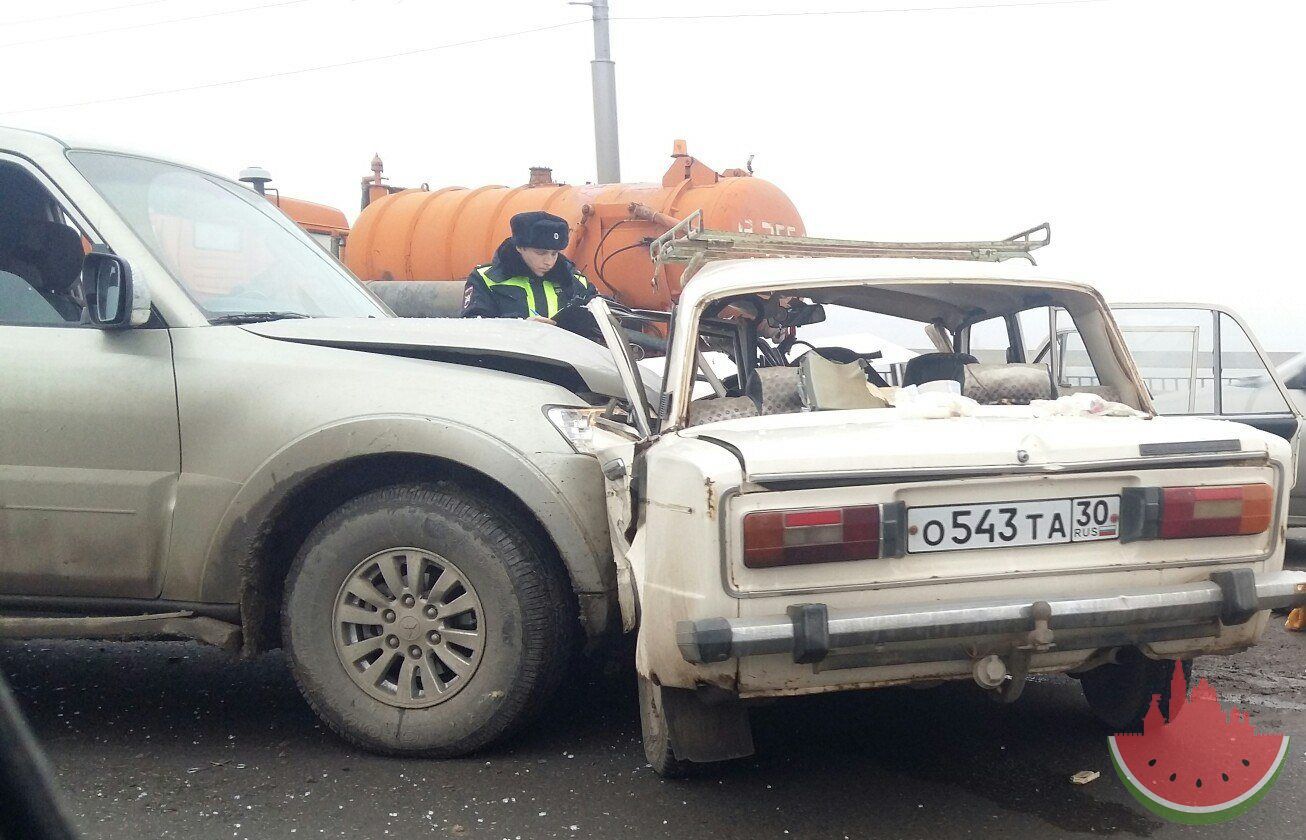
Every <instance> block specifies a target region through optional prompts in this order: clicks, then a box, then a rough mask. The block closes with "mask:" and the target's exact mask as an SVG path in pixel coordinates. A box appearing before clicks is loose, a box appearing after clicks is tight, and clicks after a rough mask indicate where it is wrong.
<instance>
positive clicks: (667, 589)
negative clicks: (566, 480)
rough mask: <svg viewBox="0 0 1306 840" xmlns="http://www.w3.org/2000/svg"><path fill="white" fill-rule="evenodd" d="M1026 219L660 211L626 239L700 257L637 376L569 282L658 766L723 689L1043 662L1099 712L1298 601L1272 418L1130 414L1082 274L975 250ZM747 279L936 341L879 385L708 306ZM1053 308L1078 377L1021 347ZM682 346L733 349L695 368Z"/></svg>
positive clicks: (812, 688)
mask: <svg viewBox="0 0 1306 840" xmlns="http://www.w3.org/2000/svg"><path fill="white" fill-rule="evenodd" d="M1036 244H1037V243H1034V244H1031V243H1030V242H1029V241H1028V237H1027V238H1026V239H1025V240H1020V241H1018V242H1016V243H1012V242H1005V243H1004V242H993V243H927V244H925V245H921V244H919V243H918V244H915V245H911V246H906V245H904V246H895V245H893V244H891V243H837V242H829V241H820V240H791V241H789V242H787V243H783V244H777V243H775V242H774V241H771V240H768V239H766V238H759V237H748V236H739V235H718V234H715V233H714V232H711V231H698V230H695V229H694V228H693V227H692V226H686V227H685V229H684V230H676V231H673V232H672V233H670V234H669V235H668V236H667V237H664V238H663V239H662V240H659V242H657V243H655V245H654V249H655V255H657V256H659V258H660V259H662V260H674V259H685V260H690V261H694V262H696V263H697V264H698V265H699V266H701V267H700V268H699V269H698V270H697V273H695V274H694V275H693V276H692V279H691V280H689V282H687V283H686V284H685V287H684V291H683V293H682V296H681V297H680V300H679V303H678V306H677V308H676V309H675V311H674V312H673V313H672V315H671V316H670V320H671V324H670V340H669V351H668V354H667V359H666V377H665V381H664V383H663V386H662V390H661V392H660V394H659V395H658V397H657V398H656V399H654V400H648V399H646V398H645V393H644V391H645V389H644V388H643V387H640V385H639V380H638V379H637V378H636V376H637V374H636V370H637V368H636V366H635V364H634V361H633V359H632V357H631V354H630V353H629V352H628V348H627V345H626V343H625V342H624V341H623V339H622V335H621V332H620V329H621V326H622V323H621V321H622V319H621V318H619V317H618V316H616V315H614V314H613V313H612V311H611V309H610V308H609V307H608V305H607V304H606V303H605V302H604V301H602V300H596V301H593V302H591V303H590V304H589V306H590V309H591V311H593V312H594V313H595V315H596V317H597V318H598V320H599V322H600V325H601V326H602V327H603V328H604V329H605V337H606V338H607V340H608V342H609V343H610V345H611V346H613V347H616V348H617V349H616V351H615V352H614V358H615V360H616V362H617V364H618V366H619V367H620V368H622V369H623V370H624V372H625V380H626V382H627V383H628V385H629V386H630V390H629V392H628V394H627V399H626V400H625V401H624V402H623V403H621V404H620V405H616V406H614V407H610V408H609V409H606V410H604V409H593V410H590V411H588V412H580V411H573V412H567V413H566V417H565V418H564V417H556V418H555V422H558V423H559V425H560V426H562V425H563V424H564V422H565V423H566V424H568V425H567V428H568V429H569V431H568V435H569V437H570V438H571V439H572V440H573V441H574V442H575V443H576V445H577V447H578V449H582V450H584V451H589V452H592V453H594V454H595V455H596V457H597V458H598V459H599V461H600V464H601V466H602V470H603V474H604V477H605V481H606V485H607V491H608V492H607V497H608V503H609V520H610V532H611V536H612V541H613V546H614V554H615V557H616V563H617V567H618V583H619V588H620V591H621V593H622V600H621V607H622V610H623V620H624V623H625V626H626V627H627V628H628V629H636V628H637V629H638V642H637V645H636V651H637V653H636V667H637V670H638V675H639V688H640V709H641V717H642V725H643V737H644V746H645V750H646V753H647V755H648V759H649V761H650V762H651V763H652V764H653V766H654V767H655V768H656V769H657V770H658V771H659V772H660V773H663V774H667V775H675V774H679V773H682V772H685V771H686V770H687V769H688V768H689V767H690V766H691V765H692V764H693V763H695V762H710V761H717V760H722V759H728V758H732V757H739V756H743V755H747V754H749V753H750V752H751V751H752V749H753V747H752V738H751V730H750V727H749V724H748V707H749V705H750V703H749V701H753V700H759V699H762V698H780V697H787V696H792V695H799V694H806V693H814V692H827V691H836V690H849V689H865V688H874V687H879V686H890V685H904V684H931V683H937V682H938V681H940V680H974V681H976V682H977V683H978V684H979V685H980V686H982V687H983V688H985V689H987V690H990V691H992V692H994V693H995V694H997V695H998V696H1000V697H1001V698H1002V699H1004V700H1007V701H1010V700H1014V699H1015V698H1016V697H1017V696H1019V694H1020V692H1021V689H1022V687H1023V685H1024V684H1025V681H1026V678H1027V676H1028V675H1030V674H1037V673H1068V674H1071V675H1073V676H1075V677H1077V678H1078V679H1079V680H1080V681H1081V683H1082V687H1083V690H1084V693H1085V695H1086V697H1087V699H1088V702H1089V705H1090V706H1091V708H1092V709H1093V711H1094V712H1095V713H1096V714H1097V716H1098V717H1099V718H1101V719H1102V721H1103V722H1104V723H1105V724H1106V725H1108V726H1110V727H1113V728H1115V729H1116V730H1119V729H1120V728H1124V727H1129V726H1132V725H1135V724H1137V722H1138V721H1140V720H1141V717H1142V715H1143V714H1144V713H1145V711H1146V709H1147V705H1148V701H1149V698H1150V696H1151V694H1152V693H1154V692H1157V693H1162V692H1163V691H1164V690H1165V689H1164V687H1165V685H1166V684H1167V682H1168V680H1169V679H1170V677H1171V674H1172V671H1173V663H1174V661H1175V660H1182V661H1184V662H1188V661H1190V660H1191V659H1192V658H1193V657H1195V656H1198V655H1203V654H1227V653H1232V652H1235V651H1239V650H1243V649H1245V648H1247V647H1248V646H1250V645H1252V644H1254V643H1255V642H1256V641H1257V638H1258V637H1259V635H1260V634H1261V632H1262V630H1263V628H1264V627H1265V624H1266V620H1267V617H1268V611H1269V610H1270V609H1272V608H1279V607H1286V606H1289V605H1291V604H1295V603H1301V602H1303V601H1306V573H1301V572H1288V571H1284V570H1283V568H1282V566H1283V555H1284V545H1285V516H1286V509H1287V501H1288V490H1289V487H1290V483H1291V480H1292V476H1293V464H1292V452H1291V450H1290V447H1289V445H1288V444H1287V443H1286V442H1285V441H1284V440H1283V438H1281V437H1278V436H1275V435H1271V434H1267V433H1264V432H1262V431H1259V430H1257V429H1254V428H1251V427H1249V426H1245V425H1239V424H1235V423H1229V422H1221V421H1212V420H1206V419H1189V418H1183V419H1180V418H1163V417H1157V416H1155V413H1154V411H1153V406H1152V404H1151V401H1150V398H1149V396H1148V393H1147V390H1146V388H1145V387H1144V385H1143V383H1142V381H1141V380H1140V377H1139V374H1138V371H1137V370H1136V368H1135V366H1134V364H1133V362H1132V360H1131V358H1130V355H1129V352H1128V350H1127V348H1126V345H1125V343H1124V341H1123V340H1122V336H1121V333H1120V330H1119V329H1118V328H1117V326H1116V324H1115V322H1114V320H1113V319H1112V316H1111V313H1110V310H1109V309H1108V308H1107V307H1106V306H1105V304H1104V303H1103V301H1102V299H1101V297H1100V296H1099V295H1098V294H1097V292H1095V291H1094V290H1093V289H1092V288H1091V287H1088V286H1084V285H1081V284H1077V283H1069V282H1061V281H1056V280H1050V279H1046V278H1044V277H1042V276H1041V275H1040V274H1039V273H1038V270H1037V269H1036V268H1034V267H1032V266H1023V265H1018V264H1017V263H1014V262H1012V263H1002V264H1000V265H999V264H995V263H996V262H998V261H1000V260H1002V259H1004V258H1006V257H1017V256H1028V253H1029V251H1030V250H1032V249H1033V247H1035V245H1036ZM659 249H660V251H661V253H660V254H658V251H659ZM831 254H844V255H848V256H828V255H831ZM808 256H811V257H813V258H805V257H808ZM735 257H751V258H752V259H743V258H735ZM900 257H910V258H900ZM920 257H926V258H927V259H920ZM929 257H941V258H942V259H928V258H929ZM771 301H780V302H781V305H780V310H782V314H781V315H780V316H779V317H780V323H779V326H781V327H784V326H786V322H785V320H784V319H785V318H787V317H789V316H788V315H785V314H783V312H791V313H798V314H796V315H795V316H794V321H795V323H792V324H789V326H794V327H796V332H797V336H798V337H799V338H801V337H802V335H803V332H804V327H807V326H810V325H811V324H813V323H815V322H818V321H819V319H820V317H821V316H822V314H826V313H825V310H831V311H833V310H834V309H835V308H837V307H844V308H852V309H856V310H859V311H861V312H863V313H867V314H880V315H885V316H890V317H893V318H897V319H905V320H908V321H914V322H916V324H917V325H918V327H919V328H920V329H921V333H920V338H921V340H922V342H924V341H926V339H927V337H928V338H929V340H932V341H933V342H934V343H935V346H936V347H938V348H939V350H938V352H935V353H929V354H923V355H921V356H920V357H918V358H916V359H914V360H912V361H911V362H908V364H907V365H906V369H905V371H903V378H902V379H901V381H900V386H899V387H895V386H893V385H888V386H881V385H878V384H875V382H878V381H883V373H884V372H883V371H880V372H876V371H875V370H874V366H875V361H876V360H875V359H874V358H857V357H856V354H849V353H848V352H839V351H838V350H836V351H833V352H832V351H830V350H829V349H828V348H818V349H817V350H812V349H809V350H807V352H805V353H803V354H802V355H801V356H799V355H797V354H796V353H793V350H795V349H799V348H800V347H801V345H799V344H792V343H791V351H790V352H791V353H793V355H791V356H789V357H785V358H776V356H775V353H774V348H769V349H768V352H766V353H759V352H757V351H756V350H755V349H754V346H755V345H754V344H753V343H752V342H755V341H756V332H755V331H754V330H753V329H752V327H750V326H749V322H748V321H747V320H745V319H739V318H730V317H726V315H728V313H729V312H730V311H731V310H729V309H727V308H726V307H727V306H729V307H733V308H735V309H742V310H745V311H747V310H749V309H750V308H751V309H753V310H754V311H756V307H757V306H761V307H762V308H763V309H764V310H765V309H766V307H767V306H768V303H769V302H771ZM770 311H771V312H773V313H774V312H776V311H777V310H776V309H775V308H772V309H771V310H770ZM1058 312H1059V313H1062V317H1068V318H1069V319H1071V320H1072V321H1073V324H1074V326H1075V328H1076V329H1077V330H1078V332H1079V334H1080V335H1081V336H1082V338H1083V345H1084V348H1085V351H1086V356H1087V358H1088V359H1089V360H1091V365H1092V368H1093V375H1094V377H1095V384H1094V385H1092V386H1084V387H1078V388H1064V387H1063V388H1059V387H1058V386H1057V384H1056V383H1055V382H1054V380H1053V379H1052V378H1051V376H1050V370H1051V368H1050V367H1049V366H1048V365H1047V364H1043V363H1039V364H1035V363H1033V362H1032V361H1031V362H1027V361H1026V358H1025V352H1026V351H1025V348H1026V347H1027V346H1028V347H1031V348H1032V347H1035V346H1037V345H1036V343H1037V341H1038V340H1039V339H1040V336H1037V335H1033V336H1028V337H1027V336H1025V335H1023V332H1025V331H1030V330H1032V329H1034V327H1035V325H1038V324H1041V325H1042V330H1043V335H1044V336H1046V335H1047V334H1049V330H1051V334H1054V335H1055V334H1056V329H1057V326H1056V323H1055V322H1054V321H1052V320H1051V318H1052V317H1053V314H1052V313H1058ZM982 324H985V325H987V326H986V327H985V329H992V328H993V327H994V325H995V324H997V325H1000V326H1001V328H1002V331H1003V332H1005V333H1006V334H1007V335H1008V336H1009V337H1010V343H1009V346H1008V348H1007V352H1006V353H1005V354H1004V359H1003V360H1002V361H999V362H996V363H994V362H990V363H979V362H977V361H976V360H975V359H974V358H973V357H971V356H968V355H967V354H965V353H963V352H962V350H963V348H964V347H965V344H964V341H965V339H966V337H967V336H968V335H969V331H970V330H971V329H973V328H976V327H978V326H979V325H982ZM732 331H733V332H734V333H735V335H733V336H732V335H731V332H732ZM895 340H898V339H895ZM925 346H928V344H926V345H925ZM818 351H819V352H818ZM706 352H717V353H721V354H724V355H726V356H728V357H730V358H732V359H734V360H735V362H736V363H737V364H738V372H737V374H735V375H733V376H730V375H727V376H719V375H712V374H711V373H709V372H708V371H707V365H705V364H704V363H703V361H702V360H703V356H704V354H705V353H706ZM867 355H868V356H871V357H873V356H874V354H867ZM1031 356H1032V354H1031ZM718 373H719V371H718ZM870 380H873V381H870ZM703 382H706V383H708V384H709V385H710V386H711V389H712V391H713V392H712V393H710V394H708V395H706V396H697V395H696V394H697V393H701V391H702V387H701V385H702V383H703ZM741 383H742V384H741ZM696 386H699V387H698V388H697V391H696Z"/></svg>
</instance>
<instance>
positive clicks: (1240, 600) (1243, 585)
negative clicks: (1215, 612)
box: [1211, 569, 1258, 627]
mask: <svg viewBox="0 0 1306 840" xmlns="http://www.w3.org/2000/svg"><path fill="white" fill-rule="evenodd" d="M1211 582H1212V583H1214V584H1215V585H1217V586H1219V587H1220V591H1221V592H1222V593H1223V594H1224V604H1223V606H1222V607H1221V610H1220V623H1221V624H1223V625H1224V626H1225V627H1236V626H1238V625H1239V624H1246V623H1247V622H1248V621H1251V619H1252V616H1254V615H1256V612H1257V605H1258V601H1257V598H1256V574H1255V573H1254V572H1252V570H1251V569H1227V570H1225V571H1220V572H1211Z"/></svg>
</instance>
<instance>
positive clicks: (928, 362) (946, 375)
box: [902, 353, 979, 386]
mask: <svg viewBox="0 0 1306 840" xmlns="http://www.w3.org/2000/svg"><path fill="white" fill-rule="evenodd" d="M978 361H979V359H976V358H975V357H974V356H972V355H971V354H969V353H922V354H921V355H919V356H917V357H916V358H914V359H910V360H908V362H907V366H906V367H905V368H904V369H903V372H902V384H903V385H904V386H907V385H921V384H924V383H926V382H938V381H939V380H946V379H951V380H953V381H955V382H956V383H957V384H958V385H961V384H962V383H963V382H965V379H966V365H973V364H975V363H976V362H978Z"/></svg>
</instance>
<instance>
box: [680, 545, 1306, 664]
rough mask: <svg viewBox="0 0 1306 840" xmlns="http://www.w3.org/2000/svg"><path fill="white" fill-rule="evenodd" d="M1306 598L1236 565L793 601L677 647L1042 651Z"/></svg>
mask: <svg viewBox="0 0 1306 840" xmlns="http://www.w3.org/2000/svg"><path fill="white" fill-rule="evenodd" d="M1043 604H1046V605H1047V607H1048V608H1049V611H1050V615H1049V611H1045V610H1043V609H1042V608H1041V605H1043ZM1303 604H1306V572H1275V573H1273V574H1267V575H1259V576H1258V575H1256V574H1255V573H1253V572H1252V571H1251V570H1250V569H1235V570H1232V571H1225V572H1216V573H1214V574H1212V575H1211V580H1208V581H1202V582H1199V583H1190V584H1182V585H1178V586H1164V587H1145V588H1138V589H1131V590H1126V591H1122V592H1119V591H1118V592H1111V593H1104V594H1101V595H1094V596H1082V595H1080V596H1074V597H1054V598H1048V599H1045V600H1044V601H1038V602H1033V603H1031V602H1030V601H1029V600H1018V599H1011V600H985V601H961V602H953V603H948V602H943V603H932V604H923V605H915V606H913V605H902V606H896V607H893V608H890V609H882V610H875V611H865V612H863V611H855V610H829V609H827V607H826V605H825V604H795V605H793V606H791V607H789V609H788V611H787V614H786V615H777V616H766V617H761V618H732V619H727V618H709V619H700V620H697V621H681V622H677V624H676V643H677V645H678V646H679V648H680V653H681V655H682V656H683V657H684V659H685V661H687V662H690V663H694V664H701V663H709V662H723V661H725V660H727V659H731V658H734V657H741V656H761V655H767V654H783V653H790V654H792V656H793V660H794V662H797V663H819V662H821V661H822V660H824V659H825V658H826V656H827V655H829V654H830V653H831V652H840V651H849V650H853V649H857V650H861V651H866V650H884V649H886V648H895V647H896V648H901V653H902V655H901V656H897V657H895V659H896V660H897V661H910V660H912V659H913V658H914V657H913V656H912V654H911V650H912V649H913V648H920V647H921V645H920V643H929V642H944V643H947V642H955V641H956V640H960V639H967V640H970V639H976V638H980V639H991V640H992V641H994V642H1003V643H1013V642H1014V643H1017V644H1019V643H1020V642H1022V641H1023V639H1022V638H1021V637H1026V636H1032V635H1033V634H1035V633H1036V632H1038V633H1040V635H1038V636H1037V638H1036V639H1034V643H1036V644H1037V645H1038V646H1039V647H1043V648H1047V647H1056V648H1059V649H1063V650H1065V649H1074V650H1082V649H1087V648H1097V647H1107V646H1116V645H1122V644H1129V643H1137V642H1140V641H1155V640H1162V639H1182V638H1190V637H1198V636H1203V635H1210V633H1211V630H1212V628H1214V629H1216V630H1218V627H1219V626H1220V625H1224V626H1235V625H1239V624H1243V623H1245V622H1247V621H1248V620H1250V619H1251V618H1252V616H1254V615H1255V614H1256V613H1257V612H1259V611H1261V610H1268V609H1280V608H1286V607H1293V606H1299V605H1303ZM1036 608H1038V609H1037V610H1036ZM1036 612H1037V614H1040V615H1049V618H1048V619H1047V622H1046V627H1039V626H1036V624H1042V622H1036V621H1035V615H1036ZM1046 631H1050V633H1047V632H1046ZM923 653H924V652H923V651H922V654H923ZM924 658H935V657H933V656H924Z"/></svg>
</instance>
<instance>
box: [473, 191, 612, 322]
mask: <svg viewBox="0 0 1306 840" xmlns="http://www.w3.org/2000/svg"><path fill="white" fill-rule="evenodd" d="M510 224H511V225H512V236H510V237H508V238H507V239H505V240H503V243H502V244H500V245H499V248H498V250H496V251H495V252H494V262H492V263H490V264H488V265H478V266H477V267H476V268H474V269H472V273H471V274H470V275H469V276H468V277H467V287H466V289H465V290H464V291H463V312H462V315H463V317H464V318H529V319H530V320H532V321H541V322H543V323H546V324H552V323H554V322H553V316H554V315H556V314H557V312H558V310H559V309H561V308H562V307H564V306H567V305H568V304H573V303H584V302H585V301H587V300H589V299H590V298H592V297H594V296H595V294H596V292H595V291H594V287H593V286H591V285H590V282H589V280H587V279H585V275H583V274H581V273H580V272H579V271H577V270H576V265H575V263H573V262H572V261H571V260H569V259H567V258H566V257H565V256H563V255H562V253H561V252H562V249H563V248H566V247H567V242H568V230H567V222H566V220H565V219H561V218H559V217H557V216H554V215H553V214H552V213H545V212H542V211H532V212H529V213H518V214H517V215H515V216H513V217H512V220H511V222H510Z"/></svg>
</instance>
